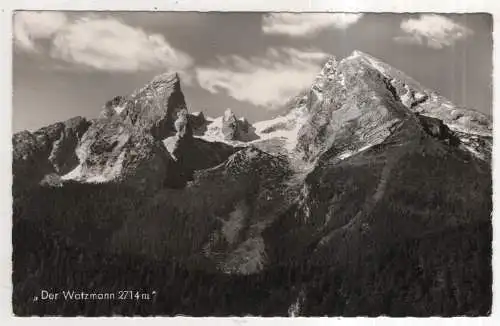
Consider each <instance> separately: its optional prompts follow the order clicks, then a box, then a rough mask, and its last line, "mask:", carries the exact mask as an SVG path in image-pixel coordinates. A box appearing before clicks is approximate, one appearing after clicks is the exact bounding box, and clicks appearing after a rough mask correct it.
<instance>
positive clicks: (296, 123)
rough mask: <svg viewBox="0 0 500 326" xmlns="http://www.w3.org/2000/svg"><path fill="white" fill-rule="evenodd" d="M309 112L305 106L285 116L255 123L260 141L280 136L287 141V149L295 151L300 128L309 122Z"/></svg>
mask: <svg viewBox="0 0 500 326" xmlns="http://www.w3.org/2000/svg"><path fill="white" fill-rule="evenodd" d="M307 118H308V114H307V108H306V107H305V106H302V107H299V108H297V109H295V110H292V111H290V113H288V114H287V115H285V116H279V117H277V118H275V119H272V120H266V121H260V122H257V123H255V124H254V127H255V133H256V134H257V135H258V136H259V138H260V139H259V141H262V140H268V139H273V138H280V139H283V140H284V141H285V149H286V150H287V151H289V152H291V151H293V150H294V149H295V147H296V146H297V142H298V134H299V130H300V128H302V126H303V125H304V124H305V123H306V122H307Z"/></svg>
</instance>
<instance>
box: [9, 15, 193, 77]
mask: <svg viewBox="0 0 500 326" xmlns="http://www.w3.org/2000/svg"><path fill="white" fill-rule="evenodd" d="M54 14H56V13H47V12H40V13H32V12H23V13H22V15H16V18H15V42H16V45H19V47H20V48H21V49H23V50H27V51H32V50H33V49H35V47H36V43H35V41H36V40H38V39H48V40H49V41H50V50H49V52H48V54H49V55H50V56H51V57H52V58H54V59H59V60H62V61H64V62H67V63H71V64H77V65H80V66H84V67H88V68H92V69H97V70H104V71H123V72H135V71H139V70H143V71H146V70H157V69H164V70H171V71H179V72H182V71H184V70H186V69H187V68H189V67H190V66H192V64H193V60H192V58H191V57H190V56H189V55H188V54H186V53H184V52H182V51H180V50H177V49H175V48H173V47H172V46H171V45H170V44H169V43H168V42H167V41H166V40H165V38H164V36H163V35H160V34H149V33H147V32H145V31H144V30H142V29H140V28H137V27H133V26H130V25H127V24H125V23H124V22H122V21H120V20H117V19H114V18H110V17H102V16H99V15H92V16H85V17H83V18H79V19H73V20H70V19H68V18H67V16H65V15H64V14H63V13H57V14H58V15H57V16H54Z"/></svg>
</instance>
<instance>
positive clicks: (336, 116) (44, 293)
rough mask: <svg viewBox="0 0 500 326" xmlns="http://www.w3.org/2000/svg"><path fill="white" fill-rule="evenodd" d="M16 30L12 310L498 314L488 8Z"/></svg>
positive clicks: (84, 18)
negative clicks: (494, 307)
mask: <svg viewBox="0 0 500 326" xmlns="http://www.w3.org/2000/svg"><path fill="white" fill-rule="evenodd" d="M11 23H12V120H11V121H12V134H11V138H12V140H11V143H12V299H11V300H12V314H13V315H15V316H18V317H33V316H43V317H48V316H67V317H70V316H71V317H74V316H86V317H98V316H144V317H146V316H147V317H153V316H158V317H173V316H191V317H232V316H235V317H244V316H253V317H323V316H328V317H377V316H389V317H433V316H437V317H457V316H466V317H487V316H490V315H491V313H492V301H493V290H492V285H493V267H492V250H493V248H492V239H493V225H492V210H493V209H492V206H493V199H492V196H493V181H492V146H493V118H492V116H493V113H492V111H493V34H492V32H493V16H492V15H491V14H489V13H472V12H470V13H451V12H448V13H445V12H418V13H411V12H408V13H399V12H398V13H396V12H362V11H360V12H340V11H339V12H278V11H276V12H251V11H247V12H245V11H242V12H217V11H213V12H194V11H192V12H174V11H170V12H169V11H110V10H108V11H91V10H88V11H65V10H52V11H48V10H17V11H15V12H13V15H12V22H11Z"/></svg>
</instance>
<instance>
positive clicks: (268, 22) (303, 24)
mask: <svg viewBox="0 0 500 326" xmlns="http://www.w3.org/2000/svg"><path fill="white" fill-rule="evenodd" d="M362 16H363V14H350V13H280V14H268V15H266V16H264V18H263V21H262V31H263V32H264V33H266V34H286V35H290V36H297V37H303V36H309V35H312V34H316V33H318V32H320V31H321V30H324V29H327V28H337V29H346V28H348V27H349V26H351V25H352V24H355V23H356V22H358V20H360V19H361V17H362Z"/></svg>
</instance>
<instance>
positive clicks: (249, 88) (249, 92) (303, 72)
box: [196, 48, 328, 109]
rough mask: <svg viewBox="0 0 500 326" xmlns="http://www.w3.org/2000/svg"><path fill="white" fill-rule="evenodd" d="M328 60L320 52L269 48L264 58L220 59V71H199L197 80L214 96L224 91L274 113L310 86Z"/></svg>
mask: <svg viewBox="0 0 500 326" xmlns="http://www.w3.org/2000/svg"><path fill="white" fill-rule="evenodd" d="M327 57H328V55H327V54H326V53H323V52H320V51H317V50H307V51H302V50H298V49H293V48H270V49H268V50H267V52H266V54H265V55H264V56H261V57H252V58H249V59H245V58H243V57H240V56H236V55H233V56H224V57H218V61H219V65H218V66H217V67H202V68H198V69H197V70H196V77H197V80H198V83H199V84H200V86H201V87H202V88H204V89H206V90H208V91H209V92H211V93H213V94H217V93H220V92H221V91H225V92H226V93H227V94H228V95H229V96H231V97H233V98H235V99H236V100H239V101H246V102H250V103H252V104H254V105H259V106H267V107H268V108H269V109H273V108H274V107H276V106H278V105H280V104H283V103H285V102H286V101H287V100H289V99H290V97H292V96H295V95H297V93H298V92H299V91H301V90H303V89H304V88H306V87H308V86H310V85H311V83H312V81H313V80H314V77H315V76H316V75H317V74H318V73H319V71H320V69H321V66H320V64H322V63H323V62H325V60H326V59H327Z"/></svg>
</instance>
